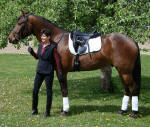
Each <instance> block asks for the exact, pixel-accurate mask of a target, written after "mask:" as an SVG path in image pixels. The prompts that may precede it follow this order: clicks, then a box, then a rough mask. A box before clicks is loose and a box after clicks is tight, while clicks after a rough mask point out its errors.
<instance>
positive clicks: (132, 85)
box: [120, 73, 140, 118]
mask: <svg viewBox="0 0 150 127" xmlns="http://www.w3.org/2000/svg"><path fill="white" fill-rule="evenodd" d="M120 77H121V79H122V82H123V85H124V88H125V95H124V97H123V101H122V107H121V110H123V111H126V110H127V106H128V102H129V95H130V93H131V96H132V113H131V117H133V118H134V117H135V115H136V114H137V113H138V97H139V92H140V86H139V85H138V84H137V83H136V82H135V80H134V77H133V74H132V73H125V74H120Z"/></svg>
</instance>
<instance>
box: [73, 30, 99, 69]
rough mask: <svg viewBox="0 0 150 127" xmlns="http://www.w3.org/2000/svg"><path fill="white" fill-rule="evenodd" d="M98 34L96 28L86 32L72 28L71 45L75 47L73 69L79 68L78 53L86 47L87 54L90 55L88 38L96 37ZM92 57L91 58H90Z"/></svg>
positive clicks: (81, 52) (82, 51)
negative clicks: (88, 32)
mask: <svg viewBox="0 0 150 127" xmlns="http://www.w3.org/2000/svg"><path fill="white" fill-rule="evenodd" d="M98 36H100V34H99V33H98V32H97V30H94V31H93V32H92V33H90V34H87V33H83V32H81V31H78V30H74V31H72V32H71V40H72V41H73V47H74V49H75V52H76V53H77V54H76V57H75V60H74V71H79V70H80V61H79V55H82V54H84V53H85V52H86V50H87V48H88V54H89V56H90V58H91V55H90V47H89V43H88V42H89V40H90V39H92V38H96V37H98ZM91 59H92V58H91Z"/></svg>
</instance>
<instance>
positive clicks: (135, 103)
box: [132, 96, 138, 111]
mask: <svg viewBox="0 0 150 127" xmlns="http://www.w3.org/2000/svg"><path fill="white" fill-rule="evenodd" d="M132 111H138V96H132Z"/></svg>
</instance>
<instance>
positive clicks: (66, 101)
mask: <svg viewBox="0 0 150 127" xmlns="http://www.w3.org/2000/svg"><path fill="white" fill-rule="evenodd" d="M63 111H65V112H68V111H69V99H68V97H63Z"/></svg>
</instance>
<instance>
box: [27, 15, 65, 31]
mask: <svg viewBox="0 0 150 127" xmlns="http://www.w3.org/2000/svg"><path fill="white" fill-rule="evenodd" d="M29 15H32V16H35V17H36V18H38V19H40V20H42V21H43V22H45V23H48V24H49V25H53V26H55V27H57V28H59V29H61V30H63V31H65V30H64V29H63V28H61V27H58V26H57V25H56V24H54V23H52V22H51V21H50V20H48V19H46V18H44V17H42V16H37V15H34V14H29Z"/></svg>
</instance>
